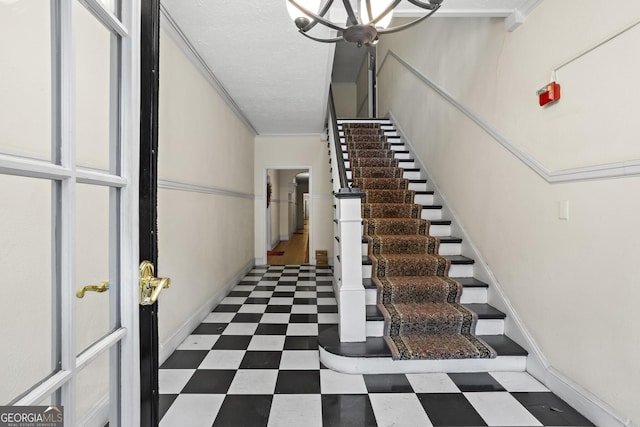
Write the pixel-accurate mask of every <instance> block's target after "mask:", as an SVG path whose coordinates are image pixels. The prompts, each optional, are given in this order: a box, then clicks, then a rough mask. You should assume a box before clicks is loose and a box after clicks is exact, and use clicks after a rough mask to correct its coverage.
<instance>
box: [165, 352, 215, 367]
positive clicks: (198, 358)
mask: <svg viewBox="0 0 640 427" xmlns="http://www.w3.org/2000/svg"><path fill="white" fill-rule="evenodd" d="M207 354H209V352H208V351H207V350H176V351H174V352H173V354H172V355H171V356H169V358H168V359H167V360H166V361H165V362H164V363H163V364H162V366H160V368H161V369H197V368H198V366H200V363H202V360H204V358H205V357H206V356H207Z"/></svg>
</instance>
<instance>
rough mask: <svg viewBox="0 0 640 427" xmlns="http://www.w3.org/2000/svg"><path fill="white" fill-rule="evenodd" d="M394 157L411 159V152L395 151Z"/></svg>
mask: <svg viewBox="0 0 640 427" xmlns="http://www.w3.org/2000/svg"><path fill="white" fill-rule="evenodd" d="M393 157H394V158H396V159H398V160H403V159H404V160H409V159H410V158H411V154H410V153H393Z"/></svg>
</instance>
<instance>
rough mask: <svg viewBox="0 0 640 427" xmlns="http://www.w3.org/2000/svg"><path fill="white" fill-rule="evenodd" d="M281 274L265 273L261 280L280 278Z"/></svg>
mask: <svg viewBox="0 0 640 427" xmlns="http://www.w3.org/2000/svg"><path fill="white" fill-rule="evenodd" d="M281 274H282V273H265V274H264V275H263V276H262V277H263V278H267V277H280V275H281Z"/></svg>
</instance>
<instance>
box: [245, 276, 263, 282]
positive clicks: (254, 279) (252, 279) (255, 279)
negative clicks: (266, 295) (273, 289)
mask: <svg viewBox="0 0 640 427" xmlns="http://www.w3.org/2000/svg"><path fill="white" fill-rule="evenodd" d="M260 279H261V277H260V276H245V277H244V278H243V279H242V281H243V282H259V281H260Z"/></svg>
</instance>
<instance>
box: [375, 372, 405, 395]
mask: <svg viewBox="0 0 640 427" xmlns="http://www.w3.org/2000/svg"><path fill="white" fill-rule="evenodd" d="M364 382H365V384H366V385H367V391H369V393H413V387H411V384H410V383H409V380H407V377H406V376H405V375H404V374H376V375H364Z"/></svg>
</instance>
